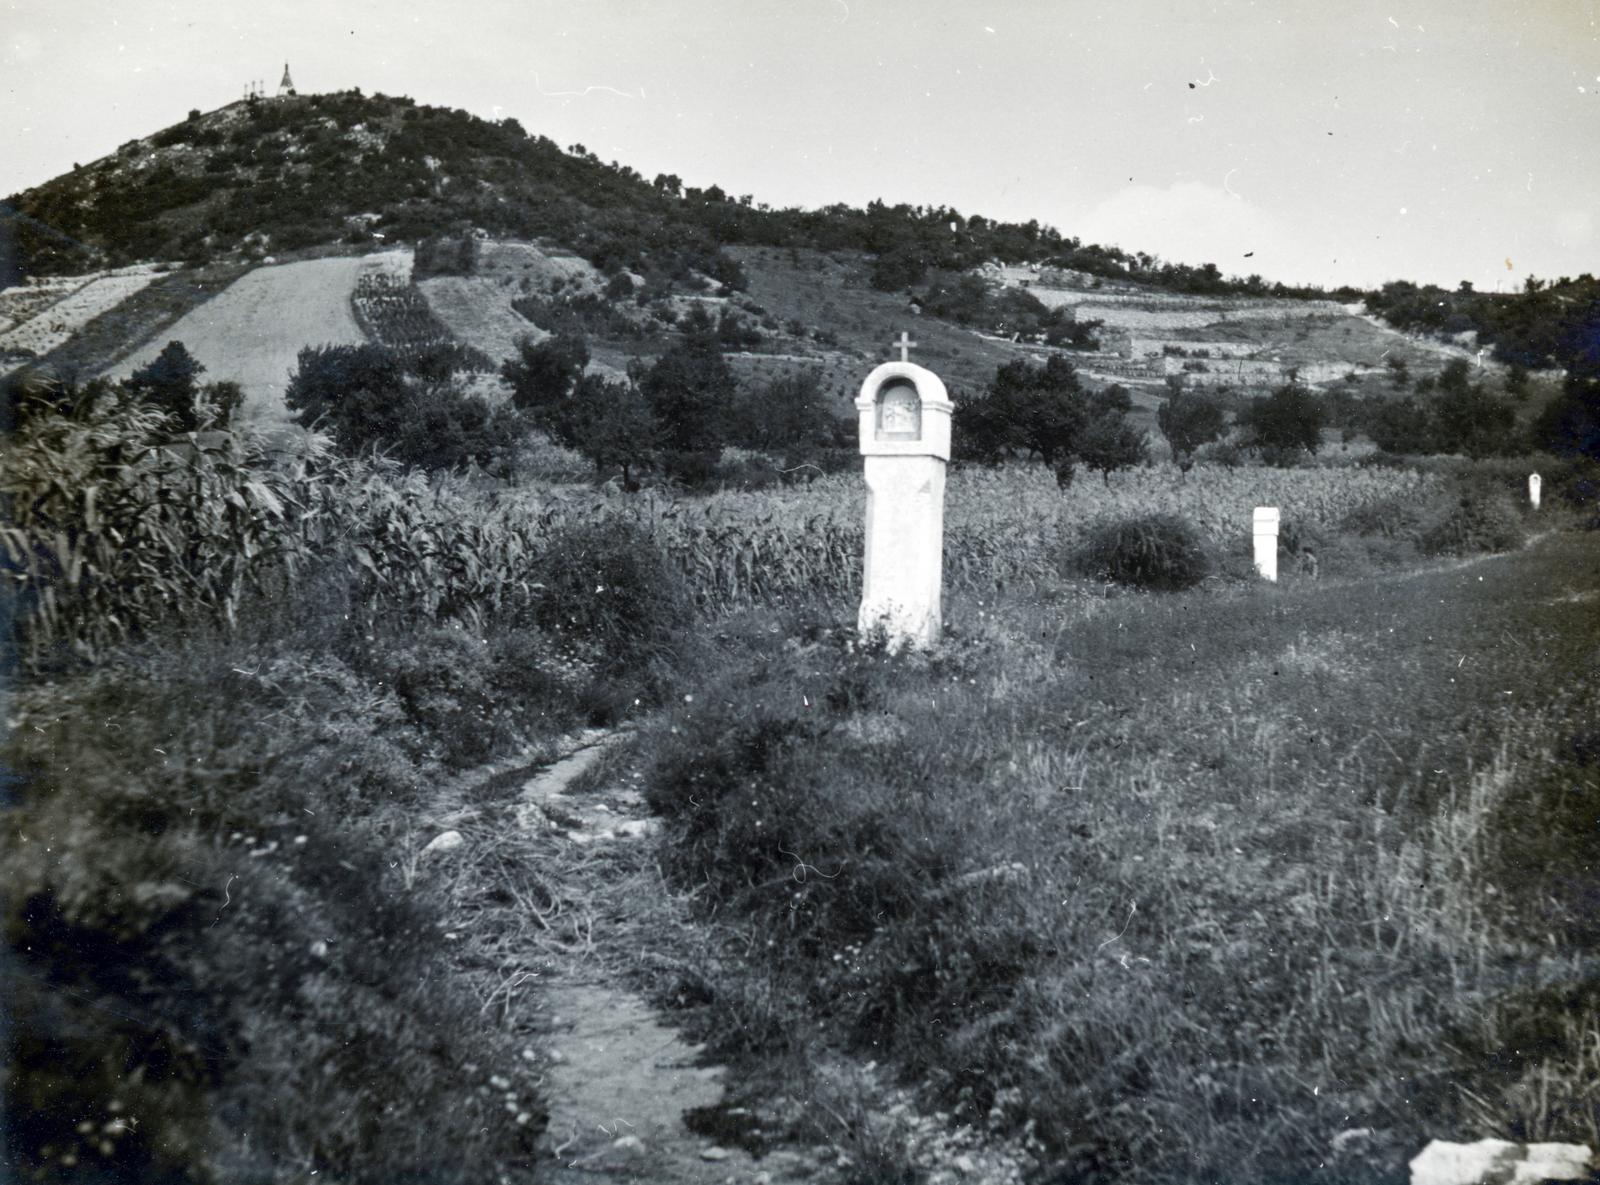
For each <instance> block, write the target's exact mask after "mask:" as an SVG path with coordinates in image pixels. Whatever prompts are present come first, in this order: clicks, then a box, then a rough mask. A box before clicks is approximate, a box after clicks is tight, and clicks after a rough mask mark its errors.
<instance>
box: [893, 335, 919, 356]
mask: <svg viewBox="0 0 1600 1185" xmlns="http://www.w3.org/2000/svg"><path fill="white" fill-rule="evenodd" d="M916 344H917V343H916V342H914V341H912V340H911V337H910V335H909V334H907V333H906V331H905V330H904V329H902V330H901V331H900V340H899V341H897V342H891V343H890V346H891V348H893V349H897V350H899V351H900V361H902V362H910V361H911V347H912V346H914V345H916Z"/></svg>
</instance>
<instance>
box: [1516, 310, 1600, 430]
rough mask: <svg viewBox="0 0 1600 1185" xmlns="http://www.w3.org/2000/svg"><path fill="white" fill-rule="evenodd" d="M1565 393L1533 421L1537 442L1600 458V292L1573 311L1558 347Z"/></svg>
mask: <svg viewBox="0 0 1600 1185" xmlns="http://www.w3.org/2000/svg"><path fill="white" fill-rule="evenodd" d="M1557 361H1558V362H1560V364H1561V365H1562V366H1564V367H1565V368H1566V371H1567V377H1566V381H1565V382H1564V383H1563V384H1562V390H1561V395H1560V397H1559V398H1557V399H1555V400H1552V401H1551V402H1550V403H1549V404H1548V405H1547V406H1546V407H1545V409H1544V411H1543V412H1541V413H1540V414H1539V417H1538V419H1537V420H1535V421H1534V424H1533V434H1532V435H1533V443H1534V444H1535V445H1537V446H1538V447H1540V448H1544V449H1548V450H1550V451H1551V452H1553V453H1556V454H1558V455H1562V456H1571V455H1573V454H1577V455H1579V456H1585V457H1593V458H1600V296H1596V297H1594V298H1593V299H1591V300H1590V301H1589V302H1588V304H1587V305H1585V306H1584V307H1583V308H1581V309H1579V310H1577V311H1576V312H1575V313H1573V314H1571V316H1570V320H1569V322H1568V325H1567V328H1566V330H1565V332H1564V333H1563V335H1562V338H1561V342H1560V345H1559V347H1558V350H1557Z"/></svg>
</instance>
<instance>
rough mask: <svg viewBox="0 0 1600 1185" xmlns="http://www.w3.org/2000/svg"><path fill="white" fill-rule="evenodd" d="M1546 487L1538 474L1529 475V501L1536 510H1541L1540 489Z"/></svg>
mask: <svg viewBox="0 0 1600 1185" xmlns="http://www.w3.org/2000/svg"><path fill="white" fill-rule="evenodd" d="M1543 485H1544V478H1542V477H1540V476H1539V475H1538V474H1537V473H1530V474H1528V501H1529V502H1532V503H1533V508H1534V509H1535V510H1538V509H1539V492H1540V487H1541V486H1543Z"/></svg>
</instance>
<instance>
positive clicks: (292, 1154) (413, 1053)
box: [0, 637, 542, 1185]
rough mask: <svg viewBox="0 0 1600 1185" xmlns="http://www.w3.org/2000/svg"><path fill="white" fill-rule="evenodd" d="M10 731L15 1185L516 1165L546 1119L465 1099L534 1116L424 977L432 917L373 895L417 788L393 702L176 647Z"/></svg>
mask: <svg viewBox="0 0 1600 1185" xmlns="http://www.w3.org/2000/svg"><path fill="white" fill-rule="evenodd" d="M13 709H14V711H15V712H16V720H17V721H19V722H26V723H25V725H23V724H21V723H19V724H18V725H17V727H15V728H14V730H13V731H12V733H11V736H10V738H9V739H8V741H7V743H6V746H5V752H4V754H3V758H4V761H5V765H6V767H7V768H8V769H10V770H13V771H15V772H16V774H17V775H18V777H17V780H16V782H15V783H14V785H13V789H12V790H11V792H10V797H9V801H8V808H9V809H8V815H7V821H8V826H7V829H6V833H5V834H4V835H3V836H0V868H3V869H4V877H3V879H4V890H5V891H4V894H3V896H0V924H3V927H4V931H5V938H6V941H7V944H8V947H9V948H10V951H11V952H13V954H12V956H11V957H8V958H7V959H5V960H3V961H0V998H3V999H4V1000H5V1001H6V1005H7V1009H8V1011H9V1013H10V1017H9V1019H10V1020H11V1022H12V1023H13V1024H15V1025H16V1026H17V1027H16V1028H15V1029H14V1033H15V1035H16V1038H17V1039H16V1041H15V1042H14V1044H13V1045H12V1046H11V1048H10V1049H9V1050H8V1052H9V1053H10V1054H11V1056H10V1057H9V1058H8V1065H7V1075H6V1095H7V1102H8V1104H9V1105H8V1107H7V1108H6V1113H5V1117H4V1128H3V1133H0V1142H3V1143H4V1144H5V1145H6V1146H7V1150H8V1153H9V1154H10V1155H11V1156H13V1157H15V1159H14V1160H13V1161H11V1162H9V1163H11V1164H12V1165H13V1166H14V1167H16V1168H17V1169H18V1171H19V1173H21V1175H22V1176H24V1177H25V1178H26V1179H28V1180H40V1181H53V1180H77V1179H88V1180H95V1181H111V1180H117V1181H158V1180H159V1181H179V1180H182V1181H193V1182H210V1181H228V1180H262V1181H275V1180H287V1179H289V1178H290V1177H291V1176H293V1177H294V1178H296V1179H299V1178H303V1177H305V1176H306V1173H307V1170H321V1171H323V1172H325V1173H328V1174H329V1175H331V1176H332V1177H334V1178H336V1179H339V1180H342V1181H348V1182H351V1183H352V1185H355V1183H357V1182H373V1183H376V1182H387V1181H394V1180H400V1179H427V1180H436V1181H456V1180H462V1179H464V1175H465V1174H466V1173H467V1171H468V1170H467V1169H466V1168H465V1167H464V1166H466V1165H468V1164H470V1163H472V1162H473V1161H474V1160H478V1161H480V1162H481V1161H484V1160H493V1161H499V1162H501V1163H502V1164H506V1163H507V1162H512V1163H516V1164H517V1165H519V1166H520V1167H526V1166H527V1164H528V1161H529V1158H530V1156H531V1153H532V1147H533V1141H534V1138H535V1137H536V1136H537V1133H538V1130H539V1127H540V1126H541V1123H542V1120H541V1123H530V1124H528V1125H526V1126H522V1127H519V1126H518V1125H517V1124H515V1123H514V1122H513V1121H512V1119H511V1117H510V1116H508V1115H506V1114H505V1113H504V1112H503V1111H501V1110H500V1107H501V1104H500V1101H499V1100H498V1099H493V1098H489V1097H487V1096H486V1094H485V1095H484V1096H480V1095H478V1094H476V1093H474V1089H473V1088H474V1087H475V1086H476V1085H477V1084H478V1083H480V1082H481V1081H482V1078H483V1075H482V1072H481V1071H480V1069H479V1067H480V1066H484V1065H489V1066H494V1067H495V1068H496V1069H498V1070H500V1072H502V1073H506V1074H508V1075H509V1076H513V1077H516V1078H518V1079H519V1082H518V1085H519V1087H521V1088H522V1089H523V1095H524V1097H528V1098H530V1099H531V1083H530V1082H529V1081H527V1080H528V1079H531V1077H532V1075H531V1074H530V1073H527V1071H526V1069H525V1068H522V1067H521V1063H520V1062H519V1061H518V1059H517V1058H516V1055H515V1051H514V1049H513V1048H511V1047H510V1044H511V1038H510V1037H509V1035H507V1034H505V1033H504V1032H503V1031H499V1030H496V1029H495V1028H494V1027H493V1026H489V1027H485V1026H482V1025H479V1024H477V1023H475V1022H476V1021H477V1019H478V1014H479V1007H480V1005H479V1001H478V1000H477V999H475V998H473V997H472V996H471V993H470V992H469V991H467V990H465V987H464V985H463V984H461V983H460V982H459V981H452V980H451V979H450V978H448V977H447V976H446V975H445V974H444V970H445V962H446V959H447V954H446V949H445V947H444V945H443V942H442V940H441V938H440V930H441V927H442V925H443V919H444V914H445V910H444V907H443V904H444V903H443V902H441V901H439V900H438V898H436V897H434V896H432V895H431V894H430V893H427V892H423V891H413V892H407V891H403V886H402V884H401V883H400V881H401V876H400V875H397V874H396V873H395V872H394V871H392V870H393V869H394V868H395V867H396V863H397V862H396V861H395V855H394V853H395V850H396V848H397V847H409V846H410V843H409V839H408V837H407V832H408V830H409V828H410V827H411V826H412V825H413V820H412V816H413V814H414V812H415V810H416V802H417V798H418V795H419V793H420V791H421V790H422V788H423V786H424V785H425V775H426V773H427V772H428V771H427V770H426V767H423V766H421V765H418V764H417V763H416V762H415V761H414V760H412V759H411V758H409V757H407V756H406V753H405V752H404V750H405V749H407V748H410V747H412V744H413V740H414V738H413V737H412V736H411V733H410V729H409V726H408V725H407V724H406V722H405V721H404V720H403V719H401V717H400V714H399V712H398V711H397V710H396V703H395V697H394V696H393V695H392V694H391V693H388V692H386V691H385V690H384V689H382V688H381V687H374V686H373V685H372V684H370V683H368V682H366V681H365V680H363V679H361V678H360V677H359V676H357V675H356V674H355V673H354V672H352V671H351V670H350V669H349V668H348V667H347V666H345V665H344V664H343V663H341V662H340V661H339V660H337V659H333V658H328V657H326V656H323V655H317V656H310V655H306V654H302V653H298V652H294V651H288V652H282V651H278V650H277V648H276V646H275V645H273V644H263V645H258V646H249V647H246V646H243V645H218V644H216V643H215V642H214V641H211V640H209V639H208V638H206V637H188V638H185V639H183V640H182V644H181V645H168V646H164V647H162V648H160V649H156V648H147V649H145V650H142V651H139V652H134V653H131V654H124V655H123V656H122V662H121V663H120V664H119V665H118V666H117V667H115V668H110V667H108V668H107V669H105V670H103V671H101V672H99V673H97V674H95V675H93V676H91V677H88V678H85V679H78V680H74V681H70V682H63V683H59V684H52V685H39V686H35V687H32V688H30V689H28V690H26V691H24V692H22V693H20V694H19V695H18V696H17V699H16V701H15V703H14V704H13ZM45 836H49V837H51V838H50V840H49V842H48V844H47V843H45V842H30V840H32V839H34V838H35V837H45ZM475 1063H476V1064H475ZM444 1097H448V1098H452V1099H456V1100H458V1104H459V1105H458V1106H455V1107H451V1108H449V1109H448V1111H449V1112H450V1113H449V1114H448V1115H443V1116H435V1115H430V1114H428V1112H429V1111H430V1109H432V1108H434V1107H436V1105H437V1100H438V1099H439V1098H444ZM528 1110H529V1113H530V1118H532V1117H534V1116H538V1115H540V1111H541V1109H540V1108H539V1106H538V1105H537V1103H531V1105H529V1107H528ZM85 1121H91V1122H92V1127H90V1128H87V1129H86V1128H85V1127H84V1126H83V1124H84V1122H85ZM423 1133H426V1134H423ZM74 1170H76V1172H74Z"/></svg>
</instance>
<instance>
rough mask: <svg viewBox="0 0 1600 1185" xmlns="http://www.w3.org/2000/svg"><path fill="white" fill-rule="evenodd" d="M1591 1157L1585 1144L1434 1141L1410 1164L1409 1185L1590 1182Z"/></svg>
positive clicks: (1526, 1184)
mask: <svg viewBox="0 0 1600 1185" xmlns="http://www.w3.org/2000/svg"><path fill="white" fill-rule="evenodd" d="M1592 1167H1593V1157H1592V1156H1591V1154H1590V1152H1589V1148H1588V1146H1587V1145H1584V1144H1513V1143H1512V1142H1511V1141H1509V1140H1479V1141H1477V1143H1474V1144H1452V1143H1450V1142H1449V1141H1448V1140H1434V1141H1432V1142H1431V1143H1430V1144H1429V1145H1428V1146H1427V1147H1426V1148H1424V1149H1423V1150H1422V1151H1421V1152H1419V1153H1418V1154H1417V1155H1416V1156H1415V1157H1414V1158H1413V1159H1412V1161H1411V1185H1536V1183H1537V1182H1540V1181H1586V1180H1588V1179H1589V1174H1590V1171H1591V1169H1592Z"/></svg>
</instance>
